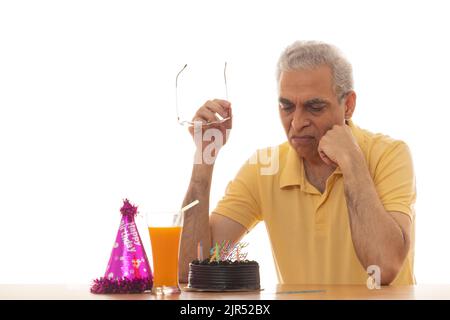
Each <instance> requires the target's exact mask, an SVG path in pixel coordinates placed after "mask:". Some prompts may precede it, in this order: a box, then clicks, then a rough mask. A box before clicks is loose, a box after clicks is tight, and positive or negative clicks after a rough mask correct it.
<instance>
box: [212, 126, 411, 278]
mask: <svg viewBox="0 0 450 320" xmlns="http://www.w3.org/2000/svg"><path fill="white" fill-rule="evenodd" d="M348 125H349V126H350V128H351V130H352V133H353V135H354V137H355V138H356V140H357V142H358V144H359V146H360V148H361V150H362V152H363V153H364V155H365V158H366V161H367V164H368V169H369V171H370V175H371V177H372V179H373V181H374V183H375V186H376V189H377V192H378V195H379V197H380V199H381V202H382V203H383V205H384V208H385V209H386V211H399V212H402V213H404V214H406V215H408V216H409V217H410V218H411V220H412V222H413V228H412V235H411V249H410V251H409V254H408V256H407V258H406V259H405V263H404V265H403V267H402V269H401V271H400V272H399V274H398V276H397V278H396V279H395V280H394V282H393V283H392V284H393V285H396V284H397V285H400V284H404V285H406V284H415V278H414V272H413V270H414V229H415V228H414V221H415V214H414V202H415V198H416V190H415V177H414V172H413V164H412V159H411V155H410V151H409V148H408V146H407V145H406V144H405V143H404V142H402V141H399V140H394V139H392V138H390V137H388V136H386V135H382V134H374V133H371V132H369V131H367V130H364V129H361V128H359V127H357V126H355V125H354V124H353V123H352V121H349V123H348ZM269 155H272V159H271V161H268V159H270V158H268V156H269ZM255 160H259V161H255ZM277 160H278V162H277ZM213 214H220V215H223V216H226V217H228V218H231V219H233V220H234V221H237V222H238V223H240V224H242V225H243V226H244V227H245V228H247V229H248V230H251V229H252V228H253V227H254V226H255V225H256V224H257V223H258V222H260V221H264V223H265V225H266V229H267V232H268V235H269V239H270V243H271V247H272V254H273V256H274V261H275V266H276V270H277V274H278V280H279V282H280V283H297V284H366V281H367V277H368V275H367V272H366V270H365V269H364V267H363V266H362V264H361V263H360V261H359V260H358V257H357V255H356V252H355V250H354V247H353V242H352V235H351V231H350V225H349V217H348V210H347V205H346V200H345V195H344V184H343V176H342V172H341V171H340V168H337V169H336V170H335V171H334V172H333V174H332V175H331V176H330V177H329V178H328V180H327V183H326V189H325V191H324V193H323V194H321V193H320V192H319V191H318V190H317V189H316V188H315V187H314V186H313V185H311V184H310V183H309V182H308V180H307V179H306V176H305V172H304V167H303V161H302V159H299V157H298V155H297V153H296V152H295V150H294V149H292V148H291V146H290V144H289V142H285V143H283V144H281V145H279V146H278V147H277V148H275V149H274V148H269V149H262V150H259V151H257V152H256V153H255V155H254V156H252V157H251V158H250V159H249V161H247V162H246V163H245V164H244V165H243V166H242V167H241V169H240V171H239V172H238V174H237V176H236V177H235V179H234V180H233V181H231V182H230V183H229V184H228V186H227V189H226V192H225V195H224V197H223V198H222V199H221V200H220V201H219V203H218V204H217V207H216V209H215V210H213Z"/></svg>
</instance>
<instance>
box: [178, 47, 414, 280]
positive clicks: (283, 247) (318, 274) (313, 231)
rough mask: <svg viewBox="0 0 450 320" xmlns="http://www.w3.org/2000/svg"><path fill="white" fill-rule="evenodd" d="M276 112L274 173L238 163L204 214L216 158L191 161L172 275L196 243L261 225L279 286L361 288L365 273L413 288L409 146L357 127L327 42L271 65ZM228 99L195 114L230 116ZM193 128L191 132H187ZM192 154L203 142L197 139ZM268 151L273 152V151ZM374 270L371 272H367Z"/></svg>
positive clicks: (292, 51) (351, 95)
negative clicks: (281, 139) (279, 139)
mask: <svg viewBox="0 0 450 320" xmlns="http://www.w3.org/2000/svg"><path fill="white" fill-rule="evenodd" d="M277 70H278V73H277V76H278V77H277V78H278V79H277V80H278V89H279V101H278V102H279V103H278V107H279V114H280V119H281V123H282V125H283V127H284V129H285V132H286V136H287V142H285V143H283V144H281V145H280V146H278V148H277V152H276V153H275V154H276V155H277V157H278V159H277V161H278V162H279V167H278V170H274V172H272V173H271V174H262V170H261V169H262V165H261V164H260V163H258V162H255V161H248V162H246V163H245V164H244V165H243V166H242V167H241V169H240V171H239V172H238V174H237V176H236V177H235V179H234V180H233V181H231V182H230V183H229V184H228V187H227V189H226V193H225V195H224V197H223V198H222V200H220V201H219V203H218V204H217V206H216V208H215V209H214V210H213V211H212V213H211V215H210V214H209V195H210V187H211V177H212V173H213V168H214V164H208V163H204V162H203V163H196V164H194V167H193V170H192V178H191V181H190V184H189V188H188V191H187V194H186V197H185V200H184V204H187V203H189V202H191V201H193V200H195V199H198V200H200V204H199V205H198V206H196V207H194V208H192V209H190V210H189V211H187V212H186V214H185V220H184V228H183V233H182V239H181V249H180V250H181V252H180V265H179V267H180V268H179V269H180V270H179V273H180V281H181V282H186V281H187V273H188V264H189V262H190V261H191V260H194V259H195V258H196V249H197V243H199V242H200V241H201V242H202V243H203V244H207V245H203V248H204V252H203V254H204V255H205V256H207V255H208V249H209V248H208V246H209V245H211V244H212V243H216V242H219V243H221V242H222V241H223V240H230V241H232V242H237V241H239V240H240V239H241V238H242V237H243V236H244V235H245V234H246V233H247V232H249V231H250V230H251V229H252V228H253V227H254V226H255V225H256V224H257V223H258V222H259V221H264V222H265V224H266V227H267V232H268V235H269V238H270V242H271V246H272V253H273V256H274V260H275V265H276V270H277V273H278V279H279V281H280V283H296V284H365V283H366V281H367V278H368V270H370V268H372V266H376V267H374V268H375V269H377V270H379V271H380V274H379V275H380V279H381V284H382V285H388V284H414V283H415V278H414V272H413V267H414V218H415V215H414V208H413V206H414V202H415V197H416V193H415V178H414V172H413V166H412V159H411V155H410V152H409V149H408V146H407V145H406V144H405V143H404V142H402V141H399V140H394V139H392V138H390V137H388V136H386V135H382V134H373V133H371V132H369V131H367V130H364V129H361V128H359V127H358V126H356V125H355V124H354V123H353V122H352V120H351V118H352V114H353V112H354V110H355V105H356V94H355V91H354V90H353V77H352V68H351V65H350V64H349V63H348V61H347V60H346V59H345V58H344V57H343V56H342V55H341V54H340V52H339V51H338V50H337V49H336V48H335V47H334V46H331V45H329V44H325V43H319V42H312V41H307V42H300V41H299V42H295V43H293V44H292V45H290V46H289V47H287V48H286V49H285V50H284V52H283V53H282V54H281V56H280V59H279V61H278V69H277ZM217 114H218V115H220V116H221V117H223V118H227V117H230V116H231V105H230V103H229V102H228V101H224V100H218V99H216V100H212V101H207V102H206V103H205V104H204V105H203V106H202V107H201V108H200V109H199V110H198V111H197V113H196V115H195V116H194V120H198V121H202V123H204V124H205V125H204V126H203V129H206V128H208V126H207V124H208V122H209V123H211V122H213V123H216V124H214V125H213V126H214V128H216V129H219V130H220V131H221V132H222V133H224V134H223V141H221V142H222V144H225V143H226V138H227V135H226V134H225V132H226V131H227V129H231V122H232V119H229V120H227V121H224V122H220V123H218V124H217V119H218V117H217ZM191 134H193V129H191ZM197 147H198V150H197V151H198V152H201V151H203V150H205V147H206V143H205V142H203V143H197ZM272 153H273V150H272ZM215 156H217V154H215ZM375 269H374V270H375Z"/></svg>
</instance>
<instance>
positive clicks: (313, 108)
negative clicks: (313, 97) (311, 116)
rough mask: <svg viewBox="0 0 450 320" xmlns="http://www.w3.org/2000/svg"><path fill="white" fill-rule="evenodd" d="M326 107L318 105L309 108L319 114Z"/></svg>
mask: <svg viewBox="0 0 450 320" xmlns="http://www.w3.org/2000/svg"><path fill="white" fill-rule="evenodd" d="M324 107H325V106H321V105H317V106H311V107H309V109H310V110H311V111H314V112H319V111H322V110H323V108H324Z"/></svg>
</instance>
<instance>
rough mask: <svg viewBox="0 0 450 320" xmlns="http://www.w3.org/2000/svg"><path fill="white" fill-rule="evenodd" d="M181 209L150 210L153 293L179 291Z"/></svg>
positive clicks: (149, 228)
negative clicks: (166, 210)
mask: <svg viewBox="0 0 450 320" xmlns="http://www.w3.org/2000/svg"><path fill="white" fill-rule="evenodd" d="M182 220H183V215H182V212H181V211H168V212H150V213H148V214H147V226H148V232H149V234H150V242H151V246H152V257H153V288H152V293H156V294H173V293H179V292H181V291H180V287H179V285H178V254H179V245H180V235H181V228H182V226H183V221H182Z"/></svg>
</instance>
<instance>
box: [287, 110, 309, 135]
mask: <svg viewBox="0 0 450 320" xmlns="http://www.w3.org/2000/svg"><path fill="white" fill-rule="evenodd" d="M291 125H292V127H293V128H294V130H295V131H297V132H299V131H301V130H302V129H303V128H304V127H307V126H309V125H311V120H310V118H309V114H308V113H307V112H305V111H304V110H303V108H298V107H297V108H295V112H294V115H293V117H292V121H291Z"/></svg>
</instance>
